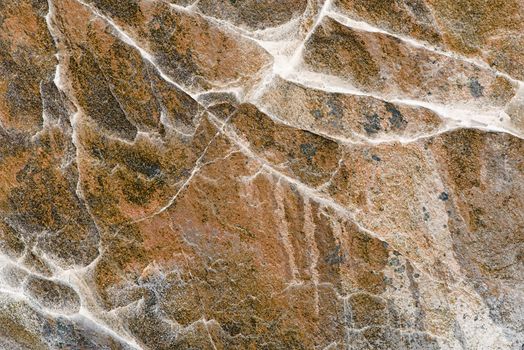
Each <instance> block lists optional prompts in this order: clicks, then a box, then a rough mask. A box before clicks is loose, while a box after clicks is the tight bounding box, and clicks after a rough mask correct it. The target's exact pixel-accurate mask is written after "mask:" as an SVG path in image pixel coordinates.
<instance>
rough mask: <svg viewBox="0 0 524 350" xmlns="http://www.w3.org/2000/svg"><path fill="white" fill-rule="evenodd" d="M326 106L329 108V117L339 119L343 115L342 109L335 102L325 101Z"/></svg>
mask: <svg viewBox="0 0 524 350" xmlns="http://www.w3.org/2000/svg"><path fill="white" fill-rule="evenodd" d="M327 106H328V107H329V115H332V116H335V117H341V116H342V114H343V113H344V109H343V108H342V107H341V106H340V104H339V103H338V101H337V100H335V99H329V100H328V101H327Z"/></svg>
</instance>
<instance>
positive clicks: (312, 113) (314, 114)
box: [311, 109, 323, 119]
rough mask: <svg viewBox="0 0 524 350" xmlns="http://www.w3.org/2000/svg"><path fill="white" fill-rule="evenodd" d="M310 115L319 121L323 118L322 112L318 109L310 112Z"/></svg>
mask: <svg viewBox="0 0 524 350" xmlns="http://www.w3.org/2000/svg"><path fill="white" fill-rule="evenodd" d="M311 115H313V117H315V118H316V119H321V118H322V117H323V115H322V112H321V111H320V110H318V109H314V110H312V111H311Z"/></svg>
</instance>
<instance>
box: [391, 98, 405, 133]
mask: <svg viewBox="0 0 524 350" xmlns="http://www.w3.org/2000/svg"><path fill="white" fill-rule="evenodd" d="M386 110H387V111H388V112H389V113H391V117H389V124H391V126H392V127H393V128H395V129H404V128H405V127H406V125H407V124H408V122H407V121H406V119H404V116H403V115H402V113H400V111H399V110H398V109H397V108H396V107H395V106H394V105H393V104H391V103H386Z"/></svg>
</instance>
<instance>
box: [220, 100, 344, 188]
mask: <svg viewBox="0 0 524 350" xmlns="http://www.w3.org/2000/svg"><path fill="white" fill-rule="evenodd" d="M230 124H231V125H232V126H233V127H234V128H235V131H236V132H237V133H238V134H239V135H241V137H242V138H244V139H246V141H247V142H248V144H249V147H250V148H251V151H253V152H255V153H256V154H257V156H260V157H261V158H263V159H265V160H266V161H268V162H269V163H271V164H275V168H277V169H282V170H284V172H285V173H289V174H292V175H293V176H292V177H297V178H299V179H300V180H301V181H302V182H304V183H306V184H311V185H313V186H318V185H320V184H322V183H324V182H326V181H327V180H328V179H329V177H330V176H331V174H332V173H333V172H334V171H335V169H336V167H337V165H338V158H339V157H340V152H341V151H340V149H339V147H338V145H337V144H336V143H335V142H333V141H331V140H329V139H327V138H323V137H321V136H318V135H315V134H313V133H310V132H307V131H303V130H297V129H295V128H292V127H288V126H283V125H281V124H277V123H276V122H274V121H273V120H271V118H269V117H268V116H267V115H265V114H264V113H262V112H260V111H259V110H258V109H257V108H256V107H254V106H253V105H242V106H239V107H238V109H237V110H236V112H235V113H234V114H233V116H232V117H231V122H230Z"/></svg>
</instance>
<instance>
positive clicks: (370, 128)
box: [362, 113, 382, 134]
mask: <svg viewBox="0 0 524 350" xmlns="http://www.w3.org/2000/svg"><path fill="white" fill-rule="evenodd" d="M380 121H381V118H380V117H379V115H378V114H376V113H374V114H373V115H366V122H365V123H363V124H362V126H363V127H364V130H366V132H367V133H368V134H376V133H377V132H379V131H380V130H382V126H381V125H380Z"/></svg>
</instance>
